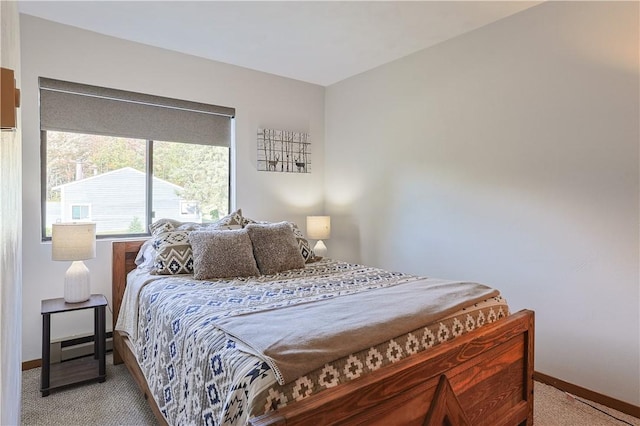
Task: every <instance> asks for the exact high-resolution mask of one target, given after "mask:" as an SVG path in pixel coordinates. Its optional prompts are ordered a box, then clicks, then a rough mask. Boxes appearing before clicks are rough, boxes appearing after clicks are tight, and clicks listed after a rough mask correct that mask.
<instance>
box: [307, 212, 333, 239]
mask: <svg viewBox="0 0 640 426" xmlns="http://www.w3.org/2000/svg"><path fill="white" fill-rule="evenodd" d="M330 236H331V217H330V216H307V237H308V238H310V239H312V240H326V239H328V238H329V237H330Z"/></svg>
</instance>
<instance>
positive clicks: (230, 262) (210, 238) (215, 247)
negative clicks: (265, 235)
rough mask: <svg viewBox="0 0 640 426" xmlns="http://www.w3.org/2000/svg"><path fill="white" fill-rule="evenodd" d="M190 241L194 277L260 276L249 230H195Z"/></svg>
mask: <svg viewBox="0 0 640 426" xmlns="http://www.w3.org/2000/svg"><path fill="white" fill-rule="evenodd" d="M189 241H190V242H191V247H192V249H193V277H194V278H195V279H197V280H205V279H210V278H232V277H252V276H256V275H260V271H259V270H258V266H257V265H256V260H255V258H254V257H253V246H252V245H251V238H249V234H248V233H247V231H246V230H245V229H241V230H237V231H231V230H220V231H193V232H191V233H190V234H189Z"/></svg>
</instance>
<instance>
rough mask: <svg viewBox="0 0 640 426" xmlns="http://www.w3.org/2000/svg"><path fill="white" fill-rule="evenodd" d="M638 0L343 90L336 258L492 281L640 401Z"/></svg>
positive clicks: (524, 23)
mask: <svg viewBox="0 0 640 426" xmlns="http://www.w3.org/2000/svg"><path fill="white" fill-rule="evenodd" d="M638 17H639V10H638V2H547V3H544V4H542V5H539V6H536V7H534V8H532V9H529V10H526V11H524V12H521V13H519V14H516V15H514V16H512V17H509V18H507V19H504V20H501V21H498V22H497V23H494V24H492V25H489V26H486V27H483V28H480V29H478V30H476V31H474V32H472V33H469V34H467V35H464V36H461V37H459V38H456V39H453V40H450V41H447V42H445V43H442V44H440V45H438V46H435V47H433V48H430V49H426V50H423V51H421V52H418V53H416V54H414V55H411V56H408V57H406V58H403V59H401V60H398V61H395V62H393V63H390V64H386V65H384V66H381V67H379V68H377V69H375V70H372V71H369V72H366V73H363V74H360V75H358V76H355V77H353V78H350V79H348V80H345V81H342V82H340V83H337V84H335V85H332V86H330V87H329V88H328V89H327V95H326V99H325V104H326V144H325V158H326V163H325V176H326V180H325V182H326V186H325V191H326V213H327V214H330V215H331V216H332V228H333V232H332V238H331V240H329V241H328V246H329V250H331V251H332V256H333V257H340V258H346V259H350V260H353V261H362V262H364V263H367V264H374V265H378V266H382V267H386V268H390V269H395V270H403V271H409V272H414V273H419V274H425V275H431V276H440V277H445V278H457V279H464V280H475V281H481V282H486V283H489V284H491V285H493V286H495V287H497V288H499V289H501V291H502V292H503V294H504V295H505V296H506V298H507V300H508V301H509V302H510V305H511V307H512V308H513V310H519V309H522V308H530V309H534V310H535V311H536V359H535V362H536V364H535V368H536V370H537V371H540V372H543V373H546V374H549V375H552V376H555V377H557V378H560V379H563V380H566V381H568V382H571V383H574V384H577V385H579V386H583V387H586V388H589V389H592V390H594V391H596V392H600V393H603V394H606V395H609V396H611V397H613V398H617V399H620V400H623V401H626V402H628V403H631V404H635V405H639V403H640V390H639V386H640V383H639V380H638V377H640V355H639V354H640V350H639V341H640V330H639V322H640V321H639V320H640V318H639V310H640V309H639V304H640V303H639V302H640V299H639V282H640V278H639V266H640V265H639V251H638V246H639V233H640V229H639V223H638V222H639V218H640V211H639V201H640V200H639V193H640V186H639V177H640V176H639V149H638V143H639V138H640V134H639V124H640V123H639V120H640V119H639V114H640V109H639V100H638V95H639V71H638V50H639V46H638Z"/></svg>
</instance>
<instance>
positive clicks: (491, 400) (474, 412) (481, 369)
mask: <svg viewBox="0 0 640 426" xmlns="http://www.w3.org/2000/svg"><path fill="white" fill-rule="evenodd" d="M142 243H143V241H124V242H114V243H113V281H112V301H113V325H114V331H113V348H114V351H113V352H114V353H113V361H114V364H120V363H122V362H124V363H125V364H126V366H127V368H128V369H129V371H130V372H131V374H132V376H133V378H134V379H135V380H136V382H137V383H138V386H139V387H140V389H141V390H142V392H143V394H144V397H145V399H147V400H148V401H149V404H150V405H151V408H152V410H153V412H154V414H155V415H156V417H157V418H158V421H159V422H160V423H161V424H167V422H166V420H165V419H164V417H163V416H162V414H161V413H160V410H159V409H158V406H157V404H156V403H155V400H154V399H153V396H152V394H151V392H150V390H149V388H148V386H147V383H146V381H145V378H144V375H143V373H142V371H141V369H140V367H139V366H138V363H137V361H136V357H135V355H134V351H133V350H132V346H131V343H130V342H129V340H128V339H127V338H126V337H125V336H124V335H122V334H121V333H120V332H117V331H115V323H116V321H117V318H118V313H119V312H120V305H121V303H122V297H123V293H124V289H125V286H126V274H127V273H128V272H129V271H131V270H132V269H134V268H135V264H134V259H135V257H136V254H137V252H138V250H139V248H140V246H141V245H142ZM533 345H534V313H533V312H532V311H529V310H522V311H520V312H517V313H515V314H513V315H510V316H508V317H507V318H504V319H501V320H499V321H496V322H494V323H492V324H487V325H485V326H483V327H481V328H479V329H476V330H474V331H472V332H469V333H467V334H464V335H462V336H460V337H458V338H456V339H454V340H452V341H448V342H445V343H442V344H440V345H438V346H436V347H434V348H432V349H430V350H428V351H423V352H420V353H418V354H415V355H412V356H409V357H407V358H405V359H403V360H401V361H399V362H397V363H394V364H391V365H388V366H386V367H383V368H381V369H379V370H377V371H375V372H372V373H370V374H368V375H366V376H363V377H360V378H358V379H355V380H352V381H350V382H347V383H344V384H342V385H339V386H336V387H334V388H331V389H326V390H324V391H322V392H320V393H318V394H316V395H312V396H311V397H309V398H306V399H304V400H302V401H299V402H295V403H291V404H289V405H287V406H286V407H284V408H281V409H279V410H277V411H274V412H271V413H268V414H265V415H262V416H259V417H255V418H252V419H251V420H250V423H249V424H250V425H252V426H268V425H309V424H317V425H329V424H349V425H355V424H366V425H374V424H378V425H429V426H433V425H439V426H440V425H449V426H457V425H487V426H489V425H491V426H493V425H532V424H533Z"/></svg>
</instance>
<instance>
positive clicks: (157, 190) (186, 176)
mask: <svg viewBox="0 0 640 426" xmlns="http://www.w3.org/2000/svg"><path fill="white" fill-rule="evenodd" d="M40 86H41V93H40V96H41V129H42V132H41V135H42V161H43V165H42V167H43V171H44V173H43V185H42V188H43V196H42V197H43V203H42V210H43V212H42V218H43V221H42V230H43V231H42V235H43V239H48V238H50V237H51V225H52V224H53V223H56V222H69V221H83V220H90V221H93V222H95V223H96V230H97V235H98V238H100V237H113V236H136V235H144V234H147V230H148V226H149V224H150V223H152V222H153V221H155V220H157V219H160V218H172V219H177V220H180V221H189V222H209V221H215V220H217V219H218V218H219V217H221V216H224V215H226V214H227V213H228V212H229V208H230V189H231V185H230V181H231V180H230V175H231V170H230V164H231V149H230V146H231V131H230V129H231V123H232V119H233V114H234V110H233V109H230V108H225V107H215V106H208V105H204V106H202V105H201V104H194V105H192V103H190V102H186V101H179V100H174V99H167V98H159V97H155V96H149V95H141V94H136V93H131V92H122V91H119V90H114V89H105V88H98V87H94V86H85V85H78V84H75V83H68V82H62V81H58V80H50V79H43V78H41V79H40ZM97 95H101V96H104V98H102V97H100V96H97ZM117 96H120V97H121V98H123V99H124V100H122V101H119V102H115V103H114V102H112V99H113V98H114V97H117ZM138 97H141V98H140V99H142V100H144V101H145V104H144V105H143V108H142V109H141V110H140V109H138V107H139V105H137V104H135V105H133V107H132V106H131V105H130V101H131V99H138ZM87 99H88V101H87ZM104 99H107V100H106V101H104ZM150 100H151V101H156V102H158V103H159V104H162V105H164V104H169V105H170V107H165V106H161V107H155V110H152V111H151V112H150V113H149V115H147V116H145V115H144V114H145V113H147V112H148V111H146V110H145V108H147V107H148V104H149V101H150ZM103 101H104V102H103ZM87 102H88V104H87ZM96 102H97V104H96ZM105 102H106V103H105ZM78 104H79V105H78ZM174 104H175V105H174ZM54 107H55V108H57V109H55V110H53V108H54ZM120 107H122V108H124V109H125V110H127V111H126V114H125V113H123V112H122V111H120ZM195 107H201V108H202V109H205V110H206V109H207V107H211V108H210V109H213V110H214V111H218V109H220V110H221V111H222V112H223V113H224V114H223V115H222V116H221V115H220V114H219V113H216V114H212V113H210V112H203V113H198V115H197V116H196V117H195V118H193V117H191V116H190V115H189V114H191V113H192V111H191V109H193V108H195ZM61 108H64V110H65V111H68V110H69V109H71V110H75V114H74V113H73V112H70V113H67V116H66V118H65V116H64V114H62V116H61V113H60V111H61ZM92 108H93V109H95V113H91V110H92ZM176 108H177V109H176ZM80 109H82V111H81V110H80ZM105 109H107V110H110V109H111V110H113V109H115V112H114V114H116V115H119V117H120V119H119V120H111V121H110V120H109V119H104V116H105V115H108V114H106V112H105ZM158 109H159V111H160V112H158V111H156V110H158ZM185 109H186V110H187V111H186V114H187V115H184V113H185ZM86 111H89V113H86ZM135 113H140V114H141V117H138V118H137V119H135V120H132V121H131V122H130V123H129V124H126V123H125V124H124V125H123V124H122V123H121V120H125V121H126V119H127V117H129V116H133V115H135ZM78 114H81V115H82V114H84V117H83V119H82V120H78V119H77V115H78ZM123 114H125V115H126V116H127V117H124V116H123ZM154 114H155V115H154ZM175 114H177V119H179V120H180V122H179V123H177V124H176V125H175V126H171V125H168V124H167V121H171V117H172V116H173V115H175ZM221 117H222V119H221ZM174 118H175V117H174ZM74 120H75V121H74ZM154 120H155V121H154ZM185 120H186V121H188V120H192V121H191V123H190V124H189V125H186V126H185V124H184V121H185ZM216 120H217V121H216ZM212 121H213V125H212V124H211V122H212ZM139 122H143V123H145V124H144V125H140V123H139ZM154 123H158V124H157V126H156V125H154ZM201 123H204V125H202V126H199V124H201ZM72 130H73V131H72ZM192 131H193V132H192ZM111 132H113V134H108V133H111ZM132 134H134V135H148V137H143V138H140V137H131V135H132ZM122 135H124V136H122ZM152 136H153V138H152ZM159 136H168V137H171V138H172V141H167V140H166V139H161V138H159ZM180 139H183V140H180Z"/></svg>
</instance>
